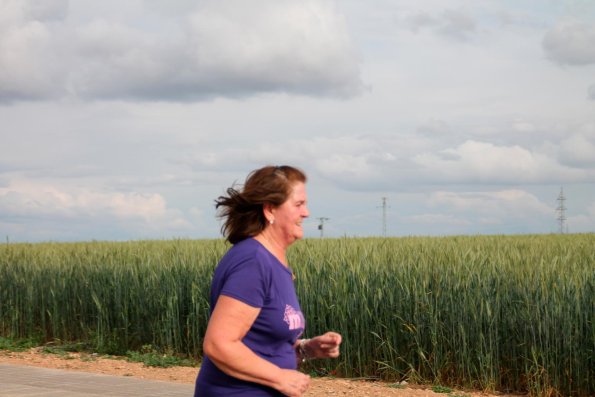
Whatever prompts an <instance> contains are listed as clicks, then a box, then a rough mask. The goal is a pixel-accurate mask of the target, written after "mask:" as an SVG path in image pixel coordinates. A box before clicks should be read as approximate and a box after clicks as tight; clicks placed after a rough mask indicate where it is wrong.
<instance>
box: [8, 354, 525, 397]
mask: <svg viewBox="0 0 595 397" xmlns="http://www.w3.org/2000/svg"><path fill="white" fill-rule="evenodd" d="M0 363H10V364H19V365H32V366H38V367H46V368H56V369H63V370H71V371H85V372H95V373H102V374H108V375H119V376H133V377H137V378H143V379H152V380H162V381H170V382H180V383H190V384H192V383H194V380H195V379H196V374H197V372H198V369H197V368H191V367H171V368H156V367H146V366H145V365H144V364H142V363H132V362H128V361H126V360H124V359H112V358H102V357H99V356H95V355H89V354H79V353H69V354H67V355H56V354H47V353H42V352H41V351H40V350H39V349H37V348H34V349H30V350H29V351H26V352H11V351H0ZM305 396H306V397H323V396H356V397H359V396H371V397H376V396H378V397H380V396H388V397H391V396H400V397H405V396H411V397H430V396H442V397H446V396H449V397H455V396H457V397H463V396H465V397H479V396H483V397H492V396H499V397H512V395H504V394H500V395H496V394H491V395H490V394H485V393H478V392H470V391H454V392H451V393H450V394H444V393H435V392H433V391H432V390H431V389H429V388H423V387H420V386H415V385H406V386H400V387H399V388H397V387H395V385H394V384H388V383H383V382H366V381H362V380H348V379H331V378H313V379H312V385H311V386H310V389H309V390H308V392H307V393H306V394H305ZM517 397H518V396H517Z"/></svg>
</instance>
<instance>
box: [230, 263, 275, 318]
mask: <svg viewBox="0 0 595 397" xmlns="http://www.w3.org/2000/svg"><path fill="white" fill-rule="evenodd" d="M264 270H265V269H264V267H263V266H262V264H261V263H260V262H259V261H258V259H257V258H256V257H255V256H250V257H245V258H242V259H241V260H239V261H238V262H237V263H235V264H233V265H232V266H230V267H229V268H228V269H227V271H226V272H225V276H224V279H223V283H222V287H221V295H226V296H229V297H232V298H235V299H238V300H239V301H241V302H244V303H246V304H248V305H250V306H253V307H258V308H262V307H263V306H264V302H265V299H266V297H267V295H268V293H267V292H268V287H267V286H268V284H269V283H268V282H267V279H268V278H270V275H267V274H266V272H265V271H264Z"/></svg>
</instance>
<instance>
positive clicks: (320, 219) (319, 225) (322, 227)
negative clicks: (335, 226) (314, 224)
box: [316, 217, 330, 237]
mask: <svg viewBox="0 0 595 397" xmlns="http://www.w3.org/2000/svg"><path fill="white" fill-rule="evenodd" d="M316 219H318V220H319V221H320V223H319V224H318V230H320V237H324V221H328V220H330V219H329V218H324V217H320V218H316Z"/></svg>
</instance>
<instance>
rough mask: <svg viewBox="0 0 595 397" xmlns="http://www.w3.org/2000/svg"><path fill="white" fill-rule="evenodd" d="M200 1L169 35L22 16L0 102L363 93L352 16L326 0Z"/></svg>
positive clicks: (12, 30)
mask: <svg viewBox="0 0 595 397" xmlns="http://www.w3.org/2000/svg"><path fill="white" fill-rule="evenodd" d="M55 4H58V2H57V1H56V2H55ZM200 4H201V5H202V7H201V8H199V9H198V10H197V11H196V12H195V13H193V14H191V15H190V16H180V17H179V21H178V22H179V23H178V26H181V28H170V30H169V31H166V32H165V34H164V32H162V31H158V32H147V31H142V30H139V28H136V27H132V26H133V25H134V26H138V23H137V22H138V21H134V22H135V23H134V24H126V25H125V24H122V23H119V22H112V21H106V20H95V21H93V22H92V23H89V24H87V25H83V26H79V27H76V28H75V27H73V26H71V25H68V24H62V25H60V26H55V25H53V24H48V23H42V22H39V21H35V22H34V23H32V22H30V21H27V20H24V19H23V18H21V20H20V24H16V25H13V26H10V27H9V29H5V30H7V34H6V35H4V36H3V37H0V49H3V51H2V53H3V54H5V56H4V57H3V56H2V55H1V54H2V53H0V68H2V69H4V70H6V71H7V73H4V77H1V76H0V101H2V100H3V101H4V102H9V101H11V100H19V99H44V98H47V97H52V96H53V97H63V96H68V95H73V96H76V97H79V98H84V99H133V100H170V101H195V100H205V99H210V98H214V97H246V96H250V95H254V94H259V93H264V92H287V93H290V94H300V95H314V96H338V97H348V96H353V95H357V94H359V93H360V92H361V90H362V86H363V85H362V82H361V78H360V65H359V59H358V56H357V54H356V51H355V48H354V47H353V44H352V42H351V40H350V38H349V35H348V32H347V27H346V22H345V21H344V19H343V18H342V17H341V16H340V15H339V14H337V13H336V12H335V11H334V10H333V9H332V8H331V7H330V6H325V4H326V3H320V2H315V1H310V2H305V3H295V2H291V1H267V0H261V1H259V5H260V7H255V6H254V5H252V4H250V5H248V4H246V3H245V2H243V1H237V0H227V1H222V2H207V3H200ZM56 7H57V6H56ZM57 8H59V7H57ZM51 11H52V9H48V10H41V11H39V13H42V14H43V13H44V12H45V13H46V14H47V15H50V14H52V12H51ZM54 13H58V12H57V11H54ZM139 18H141V19H142V15H141V16H140V17H139ZM164 26H165V25H164ZM0 29H1V27H0ZM52 65H53V66H52Z"/></svg>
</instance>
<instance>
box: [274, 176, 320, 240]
mask: <svg viewBox="0 0 595 397" xmlns="http://www.w3.org/2000/svg"><path fill="white" fill-rule="evenodd" d="M307 203H308V196H307V195H306V185H305V184H304V183H303V182H296V183H294V184H293V187H292V189H291V193H290V194H289V197H288V198H287V200H286V201H285V202H284V203H283V204H281V205H280V206H279V207H276V208H273V209H272V210H271V212H272V214H273V217H274V218H273V219H274V220H275V221H274V223H273V224H272V225H271V226H272V229H273V231H274V232H276V233H278V235H279V237H281V238H282V239H283V240H284V241H285V242H286V244H287V245H289V244H291V243H293V242H294V241H295V240H298V239H301V238H302V237H304V230H303V228H302V222H303V221H304V219H305V218H307V217H308V216H310V211H308V207H307Z"/></svg>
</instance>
